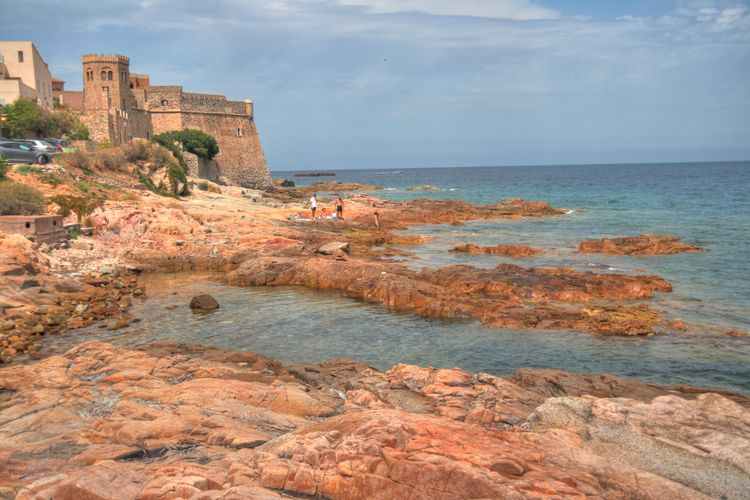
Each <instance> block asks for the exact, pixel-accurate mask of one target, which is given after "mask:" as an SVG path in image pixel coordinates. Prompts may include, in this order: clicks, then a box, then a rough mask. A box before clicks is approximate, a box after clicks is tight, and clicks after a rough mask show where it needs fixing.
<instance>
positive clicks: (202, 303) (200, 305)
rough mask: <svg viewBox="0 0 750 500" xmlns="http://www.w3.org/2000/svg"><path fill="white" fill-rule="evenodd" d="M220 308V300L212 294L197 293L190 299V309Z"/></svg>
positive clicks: (208, 309)
mask: <svg viewBox="0 0 750 500" xmlns="http://www.w3.org/2000/svg"><path fill="white" fill-rule="evenodd" d="M218 308H219V302H217V300H216V299H215V298H214V297H213V296H211V295H207V294H204V295H196V296H195V297H193V298H192V299H190V309H193V310H198V311H213V310H214V309H218Z"/></svg>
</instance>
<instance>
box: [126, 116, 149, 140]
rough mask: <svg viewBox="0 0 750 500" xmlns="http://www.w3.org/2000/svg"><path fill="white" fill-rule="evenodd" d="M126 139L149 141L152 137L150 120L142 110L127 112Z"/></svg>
mask: <svg viewBox="0 0 750 500" xmlns="http://www.w3.org/2000/svg"><path fill="white" fill-rule="evenodd" d="M128 118H129V120H128V136H129V137H128V139H130V138H131V137H132V138H136V137H141V138H143V139H149V138H151V137H153V132H152V130H151V119H150V116H149V115H148V113H147V112H146V111H144V110H142V109H131V110H130V111H129V112H128Z"/></svg>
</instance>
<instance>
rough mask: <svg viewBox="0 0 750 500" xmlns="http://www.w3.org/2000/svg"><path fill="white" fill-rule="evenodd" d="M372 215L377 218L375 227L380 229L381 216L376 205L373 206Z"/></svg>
mask: <svg viewBox="0 0 750 500" xmlns="http://www.w3.org/2000/svg"><path fill="white" fill-rule="evenodd" d="M372 208H373V211H372V215H374V216H375V227H376V228H378V229H380V214H379V213H378V207H376V206H375V204H374V203H373V204H372Z"/></svg>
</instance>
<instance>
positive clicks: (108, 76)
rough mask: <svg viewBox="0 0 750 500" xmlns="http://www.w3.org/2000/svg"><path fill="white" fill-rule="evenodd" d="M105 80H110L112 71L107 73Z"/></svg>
mask: <svg viewBox="0 0 750 500" xmlns="http://www.w3.org/2000/svg"><path fill="white" fill-rule="evenodd" d="M107 80H112V70H109V71H107Z"/></svg>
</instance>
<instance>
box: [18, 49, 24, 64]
mask: <svg viewBox="0 0 750 500" xmlns="http://www.w3.org/2000/svg"><path fill="white" fill-rule="evenodd" d="M18 62H23V50H19V51H18Z"/></svg>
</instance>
